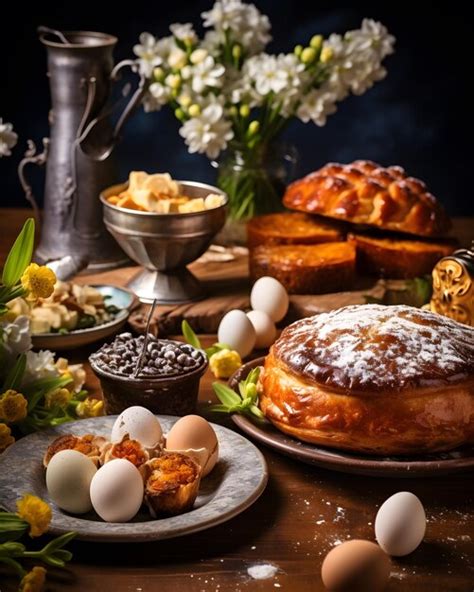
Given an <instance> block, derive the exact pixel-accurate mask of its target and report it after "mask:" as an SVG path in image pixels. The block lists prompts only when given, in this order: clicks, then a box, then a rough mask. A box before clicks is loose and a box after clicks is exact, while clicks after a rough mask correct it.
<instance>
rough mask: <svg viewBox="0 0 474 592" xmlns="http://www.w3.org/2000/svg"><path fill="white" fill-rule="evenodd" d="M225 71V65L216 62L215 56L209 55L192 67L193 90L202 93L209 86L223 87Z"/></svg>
mask: <svg viewBox="0 0 474 592" xmlns="http://www.w3.org/2000/svg"><path fill="white" fill-rule="evenodd" d="M224 73H225V68H224V66H223V65H222V64H216V62H215V61H214V58H213V57H212V56H210V55H208V56H207V57H206V58H205V59H204V60H203V61H202V62H200V63H199V64H196V65H195V66H193V67H192V70H191V77H192V81H191V86H192V89H193V91H194V92H195V93H202V92H203V91H204V90H205V89H206V88H209V87H211V88H219V87H221V86H222V82H223V75H224ZM183 77H184V74H183Z"/></svg>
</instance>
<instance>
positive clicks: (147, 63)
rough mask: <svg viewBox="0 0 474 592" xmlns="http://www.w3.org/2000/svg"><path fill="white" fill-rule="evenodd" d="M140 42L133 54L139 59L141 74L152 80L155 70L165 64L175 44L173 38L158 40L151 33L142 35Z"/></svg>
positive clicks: (134, 48)
mask: <svg viewBox="0 0 474 592" xmlns="http://www.w3.org/2000/svg"><path fill="white" fill-rule="evenodd" d="M139 40H140V43H139V44H137V45H135V46H134V47H133V53H134V54H135V55H136V56H138V58H139V59H138V60H137V62H138V65H139V68H140V73H141V74H143V75H144V76H146V77H147V78H151V76H152V74H153V69H154V68H156V67H157V66H161V65H162V64H163V63H164V61H165V60H166V59H167V57H168V55H169V53H170V51H171V49H172V47H174V46H175V42H174V39H173V37H163V39H156V38H155V37H154V36H153V35H152V34H151V33H142V34H141V35H140V37H139Z"/></svg>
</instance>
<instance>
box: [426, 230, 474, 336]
mask: <svg viewBox="0 0 474 592" xmlns="http://www.w3.org/2000/svg"><path fill="white" fill-rule="evenodd" d="M430 306H431V310H432V311H433V312H437V313H439V314H442V315H444V316H446V317H450V318H451V319H454V320H455V321H458V322H459V323H464V324H466V325H471V326H474V241H473V243H472V246H471V248H470V249H460V250H459V251H455V252H454V253H453V254H452V255H450V256H448V257H443V258H442V259H440V260H439V261H438V263H437V264H436V266H435V268H434V269H433V295H432V297H431V303H430Z"/></svg>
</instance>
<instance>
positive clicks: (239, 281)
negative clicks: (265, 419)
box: [77, 255, 385, 335]
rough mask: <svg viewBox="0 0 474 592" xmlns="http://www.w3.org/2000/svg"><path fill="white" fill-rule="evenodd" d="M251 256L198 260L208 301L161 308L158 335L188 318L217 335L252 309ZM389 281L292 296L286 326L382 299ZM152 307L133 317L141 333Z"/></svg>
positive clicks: (124, 275)
mask: <svg viewBox="0 0 474 592" xmlns="http://www.w3.org/2000/svg"><path fill="white" fill-rule="evenodd" d="M247 264H248V262H247V256H245V255H240V256H237V257H236V258H235V259H234V260H233V261H226V262H222V261H220V262H216V261H197V262H195V263H194V264H192V265H191V266H190V269H191V270H192V271H193V273H194V274H195V275H196V276H197V277H198V278H199V279H200V280H201V282H202V284H203V286H204V288H205V290H206V292H207V293H208V294H209V296H208V297H207V298H205V299H204V300H200V301H198V302H192V303H188V304H183V305H178V306H176V305H163V306H157V308H156V310H155V314H154V318H153V321H152V327H151V329H152V331H153V333H155V334H158V333H159V334H160V335H171V334H179V333H181V322H182V321H183V319H186V320H187V321H188V322H189V323H190V325H191V326H192V327H193V329H194V330H195V331H196V332H197V333H216V331H217V327H218V326H219V322H220V320H221V319H222V317H223V316H224V315H225V314H226V313H227V312H228V311H229V310H232V309H234V308H239V309H242V310H250V301H249V295H250V289H251V283H250V280H249V278H248V272H247ZM137 271H138V268H136V267H135V268H130V267H127V268H122V269H117V270H114V271H110V272H106V273H102V274H100V282H101V283H109V282H110V283H112V284H120V285H124V284H126V282H127V281H129V280H130V278H131V277H133V275H134V273H137ZM77 281H80V282H81V283H94V282H97V281H98V277H97V276H96V275H82V276H80V277H79V278H77ZM384 290H385V282H383V281H377V280H374V279H373V278H372V279H360V280H359V281H358V284H357V286H356V287H355V289H354V290H353V291H351V292H339V293H337V294H322V295H314V296H297V295H293V296H291V297H290V309H289V311H288V315H287V317H285V319H284V321H283V323H282V325H285V324H288V323H289V322H292V321H294V320H296V319H299V318H303V317H306V316H311V315H314V314H318V313H321V312H327V311H329V310H333V309H335V308H339V307H341V306H346V305H348V304H363V303H365V295H370V296H375V297H379V298H380V297H382V296H383V293H384ZM148 310H149V306H148V305H142V306H141V307H140V308H139V309H137V310H136V311H134V312H133V313H132V315H131V316H130V324H131V326H132V328H133V329H134V330H135V331H137V332H142V331H143V330H144V328H145V324H146V317H147V313H148Z"/></svg>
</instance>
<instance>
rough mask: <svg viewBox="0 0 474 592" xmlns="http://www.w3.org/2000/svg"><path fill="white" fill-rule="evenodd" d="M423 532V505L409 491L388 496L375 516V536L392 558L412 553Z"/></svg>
mask: <svg viewBox="0 0 474 592" xmlns="http://www.w3.org/2000/svg"><path fill="white" fill-rule="evenodd" d="M425 531H426V515H425V510H424V508H423V504H422V503H421V502H420V500H419V499H418V498H417V497H416V495H414V494H413V493H410V492H409V491H400V492H398V493H395V494H394V495H392V496H391V497H389V498H388V499H387V500H386V501H385V502H384V503H383V504H382V505H381V506H380V508H379V511H378V512H377V516H376V518H375V538H376V539H377V542H378V544H379V545H380V546H381V547H382V549H383V550H384V551H385V552H386V553H387V554H388V555H393V556H394V557H403V556H404V555H408V554H409V553H412V552H413V551H414V550H415V549H416V548H417V547H418V545H419V544H420V543H421V541H422V540H423V537H424V536H425Z"/></svg>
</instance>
